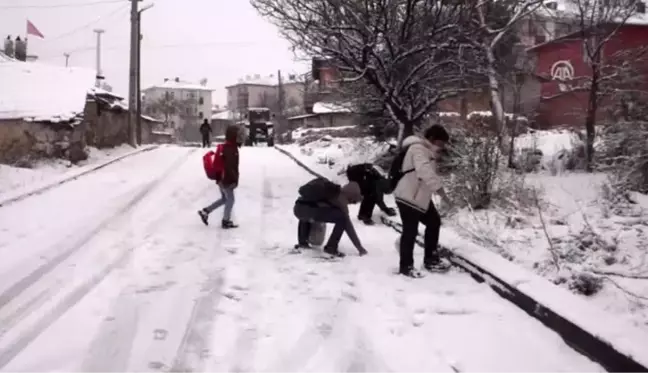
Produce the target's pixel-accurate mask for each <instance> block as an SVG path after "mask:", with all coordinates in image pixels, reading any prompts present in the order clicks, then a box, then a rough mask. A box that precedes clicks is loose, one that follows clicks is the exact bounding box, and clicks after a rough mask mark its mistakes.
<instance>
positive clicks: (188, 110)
mask: <svg viewBox="0 0 648 373" xmlns="http://www.w3.org/2000/svg"><path fill="white" fill-rule="evenodd" d="M186 111H187V115H189V114H191V108H190V107H188V108H187V110H186Z"/></svg>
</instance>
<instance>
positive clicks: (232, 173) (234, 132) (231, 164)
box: [198, 125, 239, 229]
mask: <svg viewBox="0 0 648 373" xmlns="http://www.w3.org/2000/svg"><path fill="white" fill-rule="evenodd" d="M238 133H239V128H238V127H237V126H235V125H231V126H229V127H227V129H226V130H225V143H224V144H219V145H218V146H217V147H216V151H215V152H214V151H210V152H208V153H207V154H205V156H204V157H203V166H204V168H205V172H206V173H207V177H208V178H209V179H211V180H214V181H216V183H217V184H218V188H219V189H220V192H221V198H220V199H219V200H218V201H216V202H214V203H212V204H211V205H209V206H207V207H205V208H203V209H201V210H199V211H198V215H199V216H200V219H201V220H202V222H203V223H204V224H205V225H209V214H211V213H212V212H213V211H214V210H216V209H217V208H219V207H221V206H225V208H224V210H223V220H222V221H221V227H223V228H224V229H230V228H237V227H238V225H236V224H234V223H233V222H232V209H233V208H234V189H236V187H237V186H238V181H239V146H238V142H237V139H238Z"/></svg>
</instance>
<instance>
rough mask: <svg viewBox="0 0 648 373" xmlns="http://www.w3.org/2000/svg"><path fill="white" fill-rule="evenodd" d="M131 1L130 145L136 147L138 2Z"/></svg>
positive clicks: (135, 0)
mask: <svg viewBox="0 0 648 373" xmlns="http://www.w3.org/2000/svg"><path fill="white" fill-rule="evenodd" d="M130 1H131V34H130V36H131V37H130V39H131V40H130V68H129V76H128V78H129V79H128V143H129V144H130V145H131V146H133V147H135V146H137V143H136V136H135V126H136V121H137V118H136V117H135V115H136V111H137V44H138V43H139V40H138V39H139V33H138V26H137V24H138V22H137V21H138V18H139V17H138V12H137V2H138V0H130Z"/></svg>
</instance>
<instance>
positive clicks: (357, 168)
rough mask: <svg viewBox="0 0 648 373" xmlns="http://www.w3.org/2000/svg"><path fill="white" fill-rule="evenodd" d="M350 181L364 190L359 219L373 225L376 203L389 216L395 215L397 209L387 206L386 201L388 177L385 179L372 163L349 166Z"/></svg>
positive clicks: (347, 174) (347, 171)
mask: <svg viewBox="0 0 648 373" xmlns="http://www.w3.org/2000/svg"><path fill="white" fill-rule="evenodd" d="M346 176H347V179H349V181H354V182H356V183H358V185H360V190H361V191H362V203H360V210H359V212H358V219H359V220H360V221H362V222H363V223H365V224H367V225H373V224H374V221H373V219H372V215H373V210H374V207H375V206H376V205H378V207H379V208H380V209H381V210H382V211H383V212H384V213H385V214H387V215H388V216H395V215H396V210H394V209H393V208H391V207H387V205H385V201H384V194H385V192H386V191H387V185H386V183H387V179H385V178H384V177H383V176H382V175H381V174H380V172H378V170H376V168H375V167H374V165H373V164H371V163H361V164H357V165H353V166H349V167H348V168H347V170H346Z"/></svg>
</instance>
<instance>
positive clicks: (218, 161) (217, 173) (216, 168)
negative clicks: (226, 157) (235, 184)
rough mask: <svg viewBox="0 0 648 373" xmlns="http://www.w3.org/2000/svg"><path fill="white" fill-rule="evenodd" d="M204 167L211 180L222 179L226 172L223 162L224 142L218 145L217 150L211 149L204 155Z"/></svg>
mask: <svg viewBox="0 0 648 373" xmlns="http://www.w3.org/2000/svg"><path fill="white" fill-rule="evenodd" d="M203 168H204V169H205V174H207V178H208V179H210V180H215V181H221V179H222V178H223V174H224V173H225V163H224V162H223V144H218V146H216V151H213V150H210V151H208V152H207V153H205V155H203Z"/></svg>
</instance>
